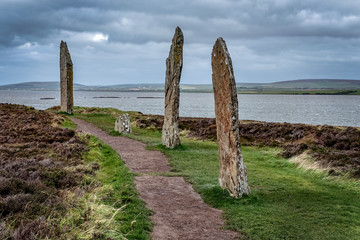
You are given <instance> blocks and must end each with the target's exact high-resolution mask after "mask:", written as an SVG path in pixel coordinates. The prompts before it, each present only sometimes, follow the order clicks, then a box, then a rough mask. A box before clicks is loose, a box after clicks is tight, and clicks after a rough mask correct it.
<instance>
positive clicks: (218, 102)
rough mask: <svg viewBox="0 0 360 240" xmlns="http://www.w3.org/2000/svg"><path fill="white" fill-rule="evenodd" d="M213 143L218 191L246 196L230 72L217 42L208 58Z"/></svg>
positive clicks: (228, 61)
mask: <svg viewBox="0 0 360 240" xmlns="http://www.w3.org/2000/svg"><path fill="white" fill-rule="evenodd" d="M211 66H212V81H213V89H214V98H215V115H216V130H217V140H218V145H219V158H220V177H219V183H220V186H221V187H222V188H225V189H227V190H228V191H229V193H230V195H232V196H234V197H240V196H242V195H243V194H250V188H249V186H248V183H247V172H246V167H245V164H244V161H243V158H242V155H241V150H240V135H239V116H238V99H237V90H236V83H235V78H234V72H233V67H232V61H231V58H230V54H229V52H228V50H227V47H226V43H225V41H224V40H223V39H222V38H218V39H217V40H216V42H215V45H214V47H213V50H212V54H211Z"/></svg>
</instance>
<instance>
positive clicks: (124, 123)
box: [115, 113, 131, 133]
mask: <svg viewBox="0 0 360 240" xmlns="http://www.w3.org/2000/svg"><path fill="white" fill-rule="evenodd" d="M115 131H117V132H119V133H131V123H130V117H129V114H127V113H125V114H124V115H121V116H120V117H119V118H118V119H117V120H116V121H115Z"/></svg>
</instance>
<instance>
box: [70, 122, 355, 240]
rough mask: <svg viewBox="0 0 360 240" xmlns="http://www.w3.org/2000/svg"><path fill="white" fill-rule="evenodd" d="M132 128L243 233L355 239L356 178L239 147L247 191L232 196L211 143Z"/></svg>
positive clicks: (260, 236) (262, 150)
mask: <svg viewBox="0 0 360 240" xmlns="http://www.w3.org/2000/svg"><path fill="white" fill-rule="evenodd" d="M77 117H78V116H77ZM81 117H82V118H83V119H86V120H87V121H89V122H92V123H94V124H96V123H99V122H101V124H99V125H98V126H99V127H101V128H103V129H104V130H106V131H109V130H110V129H111V128H112V127H111V126H112V123H111V121H110V117H109V116H106V115H101V116H100V115H96V116H94V115H82V116H81ZM106 118H108V120H106V121H105V119H106ZM100 119H103V120H104V121H100ZM106 122H107V124H109V125H107V124H106ZM110 123H111V126H110ZM133 131H134V134H133V135H130V136H131V137H132V138H135V139H138V140H141V141H144V142H146V143H148V148H149V149H153V150H160V151H162V152H164V153H165V154H166V156H168V158H169V160H170V163H171V166H172V167H173V171H174V172H176V174H177V175H182V176H184V177H185V178H186V180H187V181H189V182H190V183H192V184H193V186H194V189H195V190H196V191H197V192H199V193H200V194H201V196H202V198H203V199H204V201H205V202H207V203H209V204H210V205H211V206H213V207H216V208H220V209H222V210H224V217H225V219H226V224H227V226H226V227H227V228H229V229H233V230H236V231H239V232H241V233H242V234H243V236H244V238H247V239H359V236H360V201H359V199H360V184H359V182H356V181H354V180H349V179H345V178H341V177H337V178H334V177H333V178H331V177H328V176H327V175H326V174H325V173H321V172H313V171H307V170H302V169H299V168H297V167H296V166H295V165H294V164H292V163H290V162H289V161H288V160H286V159H284V158H281V157H278V153H279V151H280V150H279V149H276V148H258V147H243V148H242V152H243V156H244V159H245V164H246V166H247V169H248V181H249V184H250V186H251V190H252V194H251V195H250V196H245V197H243V198H239V199H235V198H232V197H230V196H229V194H228V193H227V191H225V190H223V189H221V188H220V187H219V185H218V180H217V179H218V172H219V162H218V152H217V145H216V143H214V142H209V141H196V140H191V139H186V138H184V137H183V138H182V145H181V146H180V147H178V148H176V149H166V148H164V147H163V146H162V145H161V144H160V143H161V133H160V132H157V131H146V130H141V129H137V128H136V127H133Z"/></svg>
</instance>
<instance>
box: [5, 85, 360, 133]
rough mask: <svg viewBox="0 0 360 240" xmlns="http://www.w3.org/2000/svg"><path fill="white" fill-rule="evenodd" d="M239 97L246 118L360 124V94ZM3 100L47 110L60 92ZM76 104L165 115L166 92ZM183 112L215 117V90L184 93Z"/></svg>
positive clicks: (81, 98)
mask: <svg viewBox="0 0 360 240" xmlns="http://www.w3.org/2000/svg"><path fill="white" fill-rule="evenodd" d="M238 100H239V118H240V119H243V120H259V121H268V122H289V123H306V124H316V125H318V124H319V125H324V124H328V125H336V126H357V127H360V96H347V95H261V94H239V95H238ZM0 102H1V103H14V104H23V105H27V106H32V107H34V108H36V109H39V110H44V109H47V108H49V107H52V106H56V105H59V104H60V93H59V91H26V90H0ZM74 104H75V105H76V106H85V107H112V108H117V109H120V110H124V111H139V112H142V113H144V114H160V115H162V114H164V93H161V92H96V91H75V92H74ZM180 116H183V117H206V118H209V117H215V112H214V97H213V94H212V93H181V94H180Z"/></svg>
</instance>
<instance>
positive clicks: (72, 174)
mask: <svg viewBox="0 0 360 240" xmlns="http://www.w3.org/2000/svg"><path fill="white" fill-rule="evenodd" d="M61 121H62V119H61V117H59V116H57V115H54V114H51V113H48V112H45V111H37V110H34V109H33V108H30V107H26V106H19V105H11V104H0V239H41V238H44V237H45V236H47V237H49V238H52V237H55V236H59V235H61V233H62V232H63V231H66V226H65V228H64V226H62V227H60V226H59V225H60V223H59V221H58V219H59V218H60V217H61V216H62V215H63V214H64V213H65V211H66V208H67V207H68V205H67V203H66V201H64V198H65V196H66V193H67V192H68V191H78V190H80V188H81V186H80V184H81V180H82V178H83V175H84V174H94V172H95V170H96V169H97V166H93V168H91V169H89V168H84V167H83V165H82V154H83V152H86V151H87V144H86V142H85V141H84V140H81V139H79V138H78V137H77V136H76V135H75V132H74V131H72V130H69V129H62V128H60V127H57V125H58V124H59V123H61ZM81 191H83V190H81ZM81 191H80V192H81Z"/></svg>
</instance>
